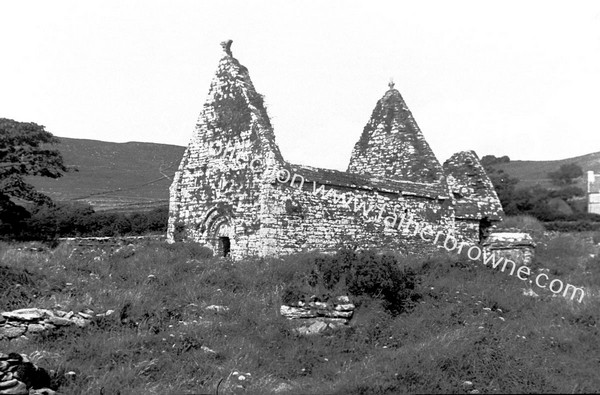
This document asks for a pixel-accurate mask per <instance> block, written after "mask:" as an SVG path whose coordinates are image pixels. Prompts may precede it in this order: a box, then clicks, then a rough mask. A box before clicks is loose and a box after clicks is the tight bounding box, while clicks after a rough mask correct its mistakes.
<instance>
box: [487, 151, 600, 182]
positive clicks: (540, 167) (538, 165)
mask: <svg viewBox="0 0 600 395" xmlns="http://www.w3.org/2000/svg"><path fill="white" fill-rule="evenodd" d="M570 163H576V164H577V165H579V166H580V167H581V168H582V169H583V172H584V176H583V177H581V178H579V179H577V180H576V183H575V185H576V186H578V187H580V188H581V189H583V190H584V191H587V175H586V174H585V173H586V172H587V171H588V170H593V171H594V172H595V173H600V152H596V153H593V154H587V155H582V156H576V157H574V158H568V159H559V160H547V161H542V160H540V161H533V160H513V161H510V162H509V163H499V164H495V165H493V167H494V168H497V169H500V170H504V171H505V172H506V173H508V174H510V175H511V176H513V177H516V178H518V179H519V184H517V188H524V187H531V186H534V185H540V186H542V187H544V188H551V187H553V184H552V181H551V180H550V178H548V173H549V172H552V171H557V170H558V169H559V168H560V166H562V165H568V164H570Z"/></svg>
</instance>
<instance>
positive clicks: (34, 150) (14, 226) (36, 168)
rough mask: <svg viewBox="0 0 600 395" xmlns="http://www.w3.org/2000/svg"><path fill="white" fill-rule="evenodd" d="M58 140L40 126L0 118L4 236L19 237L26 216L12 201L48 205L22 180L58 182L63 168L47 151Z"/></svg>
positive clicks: (0, 201)
mask: <svg viewBox="0 0 600 395" xmlns="http://www.w3.org/2000/svg"><path fill="white" fill-rule="evenodd" d="M58 142H59V141H58V139H57V138H56V137H54V136H53V135H52V134H51V133H50V132H47V131H46V130H45V129H44V127H43V126H41V125H38V124H36V123H33V122H17V121H14V120H12V119H7V118H0V222H1V223H0V228H3V231H4V232H6V233H4V235H7V234H11V235H13V236H15V235H16V234H18V233H20V232H21V231H22V229H20V226H21V225H20V224H21V223H22V221H23V220H24V219H25V218H27V217H28V216H29V215H28V213H27V211H25V210H24V209H23V208H21V207H20V206H18V205H16V204H15V203H14V201H13V199H14V198H17V199H22V200H25V201H28V202H32V203H35V204H38V205H40V204H48V205H51V204H52V201H51V200H50V198H49V197H47V196H46V195H44V194H42V193H40V192H37V191H36V190H35V188H34V187H33V186H32V185H30V184H28V183H26V182H25V181H24V179H23V177H25V176H33V175H37V176H44V177H51V178H58V177H60V176H61V175H62V172H63V171H66V168H65V166H64V164H63V158H62V155H61V154H60V152H58V151H56V150H51V149H48V148H47V147H48V145H51V144H56V143H58Z"/></svg>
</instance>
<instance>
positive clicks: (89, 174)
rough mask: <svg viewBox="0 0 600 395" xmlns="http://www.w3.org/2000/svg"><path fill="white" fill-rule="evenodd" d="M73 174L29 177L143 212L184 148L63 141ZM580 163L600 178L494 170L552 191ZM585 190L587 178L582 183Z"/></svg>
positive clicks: (599, 159)
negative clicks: (577, 171) (556, 178)
mask: <svg viewBox="0 0 600 395" xmlns="http://www.w3.org/2000/svg"><path fill="white" fill-rule="evenodd" d="M59 139H60V141H61V144H58V145H57V146H56V147H55V148H57V149H58V150H60V151H61V152H62V154H63V157H64V159H65V164H66V165H67V166H68V167H69V168H71V169H74V168H76V169H77V170H78V171H69V172H68V173H66V174H65V175H64V176H63V177H61V178H59V179H56V180H53V179H50V178H44V177H28V178H27V179H28V181H29V182H31V183H32V184H33V185H34V186H35V187H36V188H37V189H38V190H40V191H42V192H44V193H46V194H47V195H48V196H50V197H51V198H52V199H54V200H56V201H81V202H88V203H90V204H91V205H92V206H93V207H94V209H96V210H97V211H101V210H123V211H133V210H145V209H152V208H155V207H159V206H166V205H167V204H168V202H169V186H170V185H171V181H172V179H173V174H174V173H175V171H176V170H177V167H178V166H179V162H180V161H181V158H182V157H183V151H184V150H185V147H181V146H177V145H168V144H156V143H140V142H130V143H110V142H105V141H98V140H85V139H72V138H65V137H59ZM568 163H577V164H578V165H579V166H581V168H582V169H583V170H584V171H587V170H593V171H594V172H596V173H600V152H596V153H593V154H588V155H583V156H578V157H575V158H569V159H561V160H553V161H520V160H515V161H511V162H509V163H501V164H495V165H493V166H494V167H495V168H497V169H502V170H504V171H505V172H507V173H508V174H510V175H511V176H513V177H517V178H519V180H520V182H519V185H518V186H517V187H527V186H533V185H536V184H539V185H541V186H543V187H550V186H552V184H551V182H550V180H549V179H548V172H551V171H555V170H557V169H558V168H559V167H560V166H561V165H563V164H568ZM577 185H578V186H580V187H582V188H584V189H585V179H580V180H578V183H577Z"/></svg>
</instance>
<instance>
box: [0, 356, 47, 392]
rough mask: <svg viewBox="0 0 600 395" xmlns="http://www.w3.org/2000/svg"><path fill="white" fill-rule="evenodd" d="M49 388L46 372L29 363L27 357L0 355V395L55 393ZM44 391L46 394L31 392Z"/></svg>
mask: <svg viewBox="0 0 600 395" xmlns="http://www.w3.org/2000/svg"><path fill="white" fill-rule="evenodd" d="M49 386H50V375H49V374H48V372H47V371H46V370H45V369H43V368H40V367H38V366H36V365H34V364H33V363H31V362H30V361H29V359H28V358H27V355H25V354H17V353H9V354H4V353H0V395H9V394H12V395H27V394H29V393H30V392H31V393H36V394H49V395H52V394H54V393H55V392H54V391H53V390H51V389H49V388H47V387H49ZM43 388H44V389H46V390H47V392H40V391H37V392H33V391H34V390H41V389H43Z"/></svg>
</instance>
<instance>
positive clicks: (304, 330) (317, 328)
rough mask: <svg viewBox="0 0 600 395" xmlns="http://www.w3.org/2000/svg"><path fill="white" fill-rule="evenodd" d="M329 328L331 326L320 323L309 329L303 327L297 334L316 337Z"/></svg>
mask: <svg viewBox="0 0 600 395" xmlns="http://www.w3.org/2000/svg"><path fill="white" fill-rule="evenodd" d="M328 327H329V326H328V325H327V324H326V323H324V322H321V321H318V322H315V323H314V324H312V325H310V326H308V327H306V326H302V327H300V328H298V329H297V332H298V333H299V334H301V335H316V334H318V333H321V332H323V331H324V330H326V329H327V328H328Z"/></svg>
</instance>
